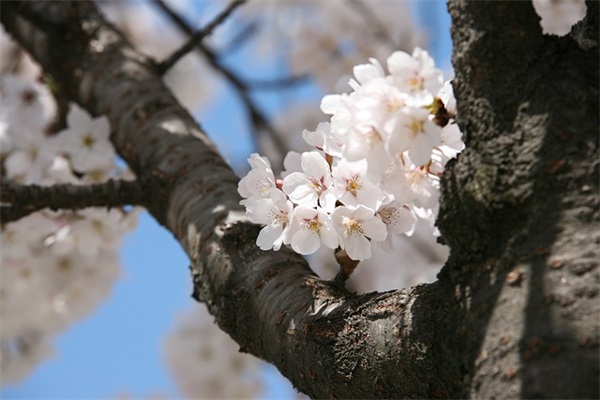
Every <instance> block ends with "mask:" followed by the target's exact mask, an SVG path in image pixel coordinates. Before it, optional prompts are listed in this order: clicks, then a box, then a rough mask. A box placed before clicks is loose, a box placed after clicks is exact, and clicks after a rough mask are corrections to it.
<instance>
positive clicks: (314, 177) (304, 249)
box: [238, 48, 464, 261]
mask: <svg viewBox="0 0 600 400" xmlns="http://www.w3.org/2000/svg"><path fill="white" fill-rule="evenodd" d="M387 69H388V72H389V73H388V74H386V72H385V71H384V68H383V66H382V65H381V64H380V63H379V62H378V61H377V60H375V59H371V60H370V63H369V64H362V65H358V66H356V67H355V68H354V76H355V79H352V80H351V81H350V86H351V87H352V89H353V92H352V93H350V94H341V95H327V96H325V97H324V98H323V100H322V102H321V110H322V111H323V112H324V113H326V114H330V115H332V117H331V119H330V121H328V122H322V123H320V124H319V126H318V127H317V129H316V130H315V131H308V130H305V131H304V132H303V137H304V139H305V141H306V142H307V143H308V144H309V145H311V146H313V147H314V148H315V151H310V152H304V153H302V154H298V153H295V152H290V153H289V154H288V156H287V157H286V159H285V161H284V166H285V168H286V170H285V171H284V172H283V173H282V178H283V179H276V178H275V176H274V173H273V171H272V168H271V165H270V163H269V161H268V159H266V158H264V157H261V156H259V155H258V154H253V155H252V156H251V157H250V159H249V163H250V165H251V167H252V169H251V171H250V172H249V173H248V175H246V176H245V177H244V178H243V179H242V180H241V181H240V183H239V187H238V191H239V193H240V195H241V196H242V197H244V200H242V203H243V204H244V205H245V206H246V213H247V215H248V217H249V219H250V220H251V221H252V222H254V223H257V224H261V225H264V228H263V229H262V230H261V231H260V234H259V236H258V238H257V245H258V246H260V248H261V249H263V250H269V249H274V250H278V249H279V248H280V247H281V245H282V244H286V245H290V246H291V247H292V248H293V249H294V250H295V251H296V252H298V253H300V254H312V253H314V252H315V251H317V250H318V249H319V248H320V247H321V244H323V245H324V246H326V247H329V248H331V249H335V248H337V247H338V246H339V247H340V248H341V249H343V250H345V251H346V253H347V255H348V256H349V257H350V258H351V259H353V260H356V261H362V260H365V259H368V258H370V257H371V242H373V241H374V242H380V243H381V244H382V246H383V247H384V248H391V247H393V242H392V241H393V237H394V235H398V234H407V233H410V232H411V231H412V229H413V226H414V223H415V220H416V217H423V218H428V219H434V218H435V215H436V213H437V208H438V197H439V195H438V191H439V177H440V175H441V173H442V171H443V169H444V166H445V164H446V162H447V161H448V160H449V159H451V158H452V157H454V156H456V154H457V153H458V152H460V151H461V150H462V149H463V147H464V144H463V142H462V140H461V137H462V134H461V132H460V130H459V128H458V126H457V125H456V123H455V122H454V116H455V101H454V98H453V94H452V90H451V86H450V84H449V83H446V84H444V83H443V77H442V72H441V71H440V70H438V69H437V68H435V65H434V61H433V59H432V58H431V57H430V56H429V54H428V53H427V52H426V51H424V50H422V49H420V48H416V49H415V50H414V52H413V54H412V55H410V54H407V53H405V52H402V51H397V52H395V53H393V54H392V55H391V56H390V57H389V58H388V59H387Z"/></svg>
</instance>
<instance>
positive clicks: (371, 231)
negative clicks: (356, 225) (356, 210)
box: [362, 217, 387, 242]
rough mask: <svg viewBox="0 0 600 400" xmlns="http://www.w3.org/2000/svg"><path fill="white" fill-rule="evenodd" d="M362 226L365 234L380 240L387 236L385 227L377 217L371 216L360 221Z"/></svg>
mask: <svg viewBox="0 0 600 400" xmlns="http://www.w3.org/2000/svg"><path fill="white" fill-rule="evenodd" d="M362 228H363V231H364V233H365V236H367V237H369V238H371V239H373V240H375V241H377V242H381V241H382V240H384V239H385V238H386V236H387V227H386V226H385V224H384V223H383V221H382V220H381V219H379V217H373V218H371V219H369V220H366V221H364V222H363V223H362Z"/></svg>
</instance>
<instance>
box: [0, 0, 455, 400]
mask: <svg viewBox="0 0 600 400" xmlns="http://www.w3.org/2000/svg"><path fill="white" fill-rule="evenodd" d="M414 11H415V15H414V16H415V18H416V19H417V20H418V21H420V22H421V23H424V25H425V26H426V29H427V30H428V31H429V35H428V36H429V39H430V46H429V49H430V51H431V53H432V55H434V57H435V58H436V60H437V61H438V64H439V65H440V67H441V68H443V69H444V70H448V69H449V67H450V63H449V58H450V51H451V50H450V49H451V45H450V39H449V31H448V29H449V17H448V15H447V13H446V8H445V2H443V1H441V0H420V1H419V3H418V4H417V7H416V8H415V10H414ZM236 57H238V58H237V59H236V58H235V57H234V58H233V59H231V60H228V61H229V62H230V63H231V64H232V65H239V64H238V63H240V62H241V63H242V64H243V65H247V64H248V63H249V62H251V61H252V60H248V59H247V57H248V55H247V54H243V53H240V54H239V55H238V56H236ZM306 93H308V94H310V93H311V91H310V90H309V91H307V92H305V94H306ZM259 100H260V101H261V105H262V107H264V109H265V111H267V112H268V113H269V114H273V113H275V112H276V111H277V109H278V104H279V103H278V97H277V96H276V95H263V96H260V98H259ZM315 101H318V99H315ZM215 103H216V104H215V105H214V106H211V108H210V110H209V112H205V113H203V114H201V115H199V119H200V120H201V123H202V126H203V127H204V128H205V129H206V131H207V132H209V134H211V133H212V136H213V137H215V138H220V140H218V141H217V145H218V147H219V148H220V150H221V151H222V153H223V155H224V157H225V158H226V159H229V160H231V161H235V162H236V164H237V165H242V164H243V162H244V160H245V158H246V157H247V156H248V154H249V153H250V152H252V151H253V149H252V145H251V141H250V140H249V137H248V136H245V137H241V138H240V137H232V134H231V133H232V132H238V133H239V132H248V129H247V126H246V121H245V118H244V116H243V114H242V112H243V111H242V110H243V109H242V108H241V105H240V103H239V101H238V100H237V98H236V96H235V94H234V93H233V92H232V91H231V90H230V89H229V88H225V90H224V92H223V93H222V94H221V95H220V96H218V97H217V98H216V99H215ZM232 116H233V117H232ZM233 141H235V145H232V143H233ZM240 159H241V160H240ZM121 259H122V265H123V276H122V278H121V279H120V280H119V281H118V282H117V283H116V285H115V287H114V290H113V293H112V295H111V297H110V298H109V299H108V300H107V301H106V302H105V303H103V304H102V305H101V306H100V307H99V308H98V310H97V312H95V313H93V314H91V315H89V316H88V317H87V318H85V319H84V320H82V321H81V322H79V323H76V324H74V325H72V326H71V327H70V328H69V329H68V330H67V331H65V332H64V333H63V334H62V335H60V336H59V337H58V338H57V340H56V345H55V349H56V354H55V356H54V357H53V358H52V359H50V360H48V361H46V362H44V363H43V364H41V365H40V366H39V367H38V368H37V369H36V370H35V371H34V373H33V374H31V375H30V376H29V377H28V378H27V379H26V380H24V381H23V382H21V383H20V384H17V385H11V386H9V387H6V388H4V389H3V390H2V391H1V392H0V397H1V398H3V399H12V398H15V399H16V398H21V399H24V398H27V399H89V398H116V397H117V396H118V395H119V394H127V395H128V396H130V397H131V398H142V397H145V398H147V397H148V396H151V395H156V394H163V395H166V396H167V397H169V398H176V397H179V396H180V394H179V392H178V390H177V388H176V386H175V384H174V382H173V381H172V380H171V378H170V376H169V374H168V371H167V369H166V366H165V363H164V362H163V359H162V343H163V340H164V338H165V335H166V334H167V333H168V332H169V331H170V330H172V329H173V327H174V322H175V319H176V315H177V313H179V312H183V311H185V310H186V309H188V308H189V305H190V304H191V302H192V300H191V298H190V293H191V280H190V278H189V275H188V261H187V257H186V256H185V254H184V253H183V251H182V250H181V248H180V247H179V245H178V243H177V242H176V241H175V240H174V239H173V237H172V235H171V234H170V233H169V232H167V231H166V230H164V229H163V228H161V227H160V226H158V225H157V224H156V223H155V222H154V220H153V219H152V218H151V217H149V216H148V215H147V214H146V213H144V214H142V215H141V217H140V219H139V225H138V228H137V229H136V230H135V232H133V233H132V234H131V235H129V236H128V237H127V238H126V240H125V244H124V246H123V248H122V252H121ZM267 376H268V382H269V391H268V392H267V393H266V394H265V395H264V398H270V397H279V398H282V397H285V398H290V397H291V395H292V393H291V392H290V391H289V389H288V388H287V387H285V386H281V385H280V384H278V383H277V377H276V375H275V374H273V373H272V372H270V373H268V374H267Z"/></svg>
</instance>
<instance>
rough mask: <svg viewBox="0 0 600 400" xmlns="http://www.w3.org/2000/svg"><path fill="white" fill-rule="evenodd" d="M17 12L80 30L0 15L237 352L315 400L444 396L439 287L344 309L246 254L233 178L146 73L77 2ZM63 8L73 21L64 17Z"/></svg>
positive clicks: (341, 292)
mask: <svg viewBox="0 0 600 400" xmlns="http://www.w3.org/2000/svg"><path fill="white" fill-rule="evenodd" d="M5 4H6V5H5ZM23 4H26V7H28V8H30V9H31V10H32V12H35V13H38V14H40V15H45V14H48V13H51V14H53V17H54V18H58V19H60V18H62V19H64V20H65V21H66V22H68V23H67V24H66V25H67V26H69V27H71V26H72V27H73V29H76V28H77V27H83V28H84V29H85V31H86V36H84V39H82V36H81V35H77V36H72V35H64V34H63V33H60V34H56V33H55V32H53V31H51V30H50V31H40V30H39V29H37V28H36V27H35V26H31V25H29V24H27V23H25V22H24V21H23V19H21V18H20V17H19V14H18V10H15V9H13V8H12V7H11V3H10V2H3V3H2V14H1V16H0V18H1V19H2V23H3V24H4V25H5V27H6V29H7V31H9V32H10V33H11V34H12V35H13V36H14V37H15V38H16V39H17V40H18V41H19V42H20V43H21V44H22V45H24V47H26V48H27V49H28V50H29V51H30V53H31V54H33V55H34V57H35V58H36V59H37V60H38V61H39V62H40V63H41V65H42V66H43V68H44V69H45V70H46V71H48V72H49V73H51V74H52V75H53V76H55V77H56V79H58V80H60V81H61V83H62V84H63V87H65V88H69V90H70V93H69V95H70V96H71V98H72V99H73V100H75V101H77V102H78V103H79V104H81V105H82V106H84V107H85V108H87V109H88V110H90V112H91V113H92V114H94V115H96V114H105V115H107V117H108V119H109V121H110V123H111V126H112V127H113V134H112V136H111V140H112V141H113V143H114V145H115V148H116V149H117V151H118V152H119V154H121V156H122V157H123V158H124V159H125V160H126V162H127V163H128V164H129V166H130V167H131V168H132V170H133V171H134V172H135V174H136V176H137V177H138V179H139V181H140V182H141V184H143V185H144V192H145V193H151V194H152V195H151V196H147V199H146V204H145V205H146V206H147V208H148V210H149V212H150V213H151V215H152V216H154V218H156V219H157V221H159V222H160V223H161V224H163V225H164V226H165V227H166V228H167V229H168V230H169V231H171V232H172V233H173V235H174V236H175V238H176V239H177V240H178V241H179V242H180V244H181V245H182V247H183V248H184V249H185V251H186V253H187V254H188V256H189V258H190V261H191V269H192V274H193V280H194V295H195V297H196V298H198V299H201V300H202V301H204V302H205V303H206V304H207V306H208V309H209V311H210V312H211V313H212V314H213V315H214V316H215V321H216V322H217V323H218V325H219V326H220V327H221V328H222V329H223V330H224V331H226V332H227V333H229V335H230V336H231V337H232V338H233V339H234V340H236V341H237V342H238V343H239V344H240V347H241V349H242V351H245V352H250V353H252V354H254V355H256V356H258V357H260V358H262V359H264V360H266V361H268V362H272V363H274V364H275V365H276V366H277V367H278V368H279V370H280V371H282V373H283V374H284V375H285V376H286V377H288V378H289V379H290V380H291V381H292V382H293V384H294V386H296V387H297V388H298V389H299V390H301V391H302V392H304V393H307V394H308V395H310V396H312V397H316V398H333V397H336V398H350V397H362V398H366V397H374V396H377V397H381V398H397V397H420V398H424V397H430V396H431V395H432V393H433V392H436V391H443V392H444V393H451V394H452V393H454V394H457V393H458V392H457V391H456V390H455V388H456V386H457V385H458V383H457V382H460V379H459V378H460V377H459V375H458V372H457V371H459V370H460V369H459V368H458V366H457V365H456V364H457V362H459V361H458V357H457V356H456V355H455V354H453V353H452V352H451V351H450V350H449V349H451V348H453V346H452V345H451V343H450V342H449V341H451V340H452V338H453V335H448V336H440V337H438V335H437V332H438V328H436V326H440V327H442V326H443V327H444V329H451V328H449V327H453V326H454V325H455V324H456V322H454V321H453V320H452V318H451V317H452V313H451V312H450V311H449V308H450V307H451V304H452V302H451V301H450V298H449V297H448V296H446V295H444V287H443V286H440V285H430V286H421V287H418V288H412V289H406V290H403V291H396V292H390V293H385V294H378V293H375V294H369V295H364V296H356V295H353V294H352V293H349V292H348V291H347V290H346V289H345V288H344V287H343V286H342V285H339V284H336V283H335V282H325V281H322V280H320V279H318V278H317V277H316V276H315V275H314V274H313V272H312V271H311V270H310V268H309V267H308V265H307V263H306V261H305V260H304V258H303V257H302V256H300V255H298V254H296V253H294V252H293V251H291V250H290V249H287V248H282V249H281V250H280V251H278V252H273V251H269V252H265V251H262V250H260V249H259V248H258V246H256V237H257V234H258V227H256V226H255V225H253V224H250V223H249V222H248V220H247V219H246V218H245V217H244V213H243V212H242V209H241V207H240V205H239V200H240V198H239V195H238V194H237V184H238V181H239V180H238V178H237V177H236V176H235V175H234V174H233V172H232V171H231V169H230V168H229V167H228V165H227V164H226V163H225V161H223V159H222V158H221V157H220V156H219V154H218V153H217V151H216V149H215V147H214V146H213V145H212V143H210V141H209V139H208V138H207V137H206V135H205V134H204V132H203V131H202V129H201V128H200V127H199V126H198V124H197V123H196V122H195V121H194V119H193V118H192V117H191V115H189V113H188V112H187V111H185V110H184V109H183V108H182V107H181V106H180V105H179V103H177V101H176V100H175V98H174V97H173V95H172V94H171V93H170V92H169V91H168V89H167V88H166V87H165V85H164V83H163V82H162V80H161V79H160V77H159V76H158V75H157V74H156V70H155V68H154V67H153V64H152V62H151V60H149V59H147V58H145V57H144V56H143V55H141V54H139V53H138V52H136V51H135V50H134V49H133V48H131V46H130V45H129V44H128V43H127V42H126V41H125V40H124V39H123V37H122V35H120V34H119V33H118V32H116V31H115V30H114V28H113V27H112V26H111V25H109V24H106V23H105V22H104V21H103V19H102V17H101V15H100V14H99V13H98V11H97V10H96V8H95V6H94V4H93V3H91V2H86V1H78V2H73V3H63V2H56V3H48V2H44V1H40V2H27V3H23ZM69 7H76V8H77V11H78V12H77V13H76V14H75V15H77V16H80V17H76V18H73V13H72V12H68V8H69ZM80 18H81V19H80ZM92 43H93V45H89V44H92ZM99 49H101V50H99ZM65 65H68V66H69V68H68V69H66V68H65ZM117 82H118V84H115V83H117ZM415 310H424V311H425V313H424V315H426V316H427V318H423V317H419V316H418V315H417V314H416V313H415ZM415 346H417V347H415ZM419 349H421V350H419ZM422 349H426V351H425V352H424V351H423V350H422ZM415 352H419V353H418V354H419V357H418V358H415V357H414V355H415V354H416V353H415ZM315 356H316V357H317V358H318V362H315ZM374 377H377V379H375V380H374Z"/></svg>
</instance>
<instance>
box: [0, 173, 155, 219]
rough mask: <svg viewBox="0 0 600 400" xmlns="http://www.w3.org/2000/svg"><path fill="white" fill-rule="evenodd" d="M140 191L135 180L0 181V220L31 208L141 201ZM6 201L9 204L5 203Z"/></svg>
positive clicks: (27, 211) (17, 215)
mask: <svg viewBox="0 0 600 400" xmlns="http://www.w3.org/2000/svg"><path fill="white" fill-rule="evenodd" d="M142 201H143V194H142V190H141V188H140V185H139V184H138V182H137V181H125V180H109V181H107V182H105V183H100V184H95V185H83V186H78V185H71V184H63V185H53V186H39V185H19V184H16V183H14V182H6V181H2V182H0V203H2V204H3V206H2V207H1V209H0V222H1V224H2V225H4V224H7V223H9V222H14V221H17V220H18V219H20V218H23V217H25V216H27V215H29V214H31V213H33V212H35V211H39V210H42V209H44V208H49V209H51V210H54V211H56V210H79V209H82V208H87V207H108V208H112V207H120V206H125V205H141V204H142ZM6 204H9V205H6Z"/></svg>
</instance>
